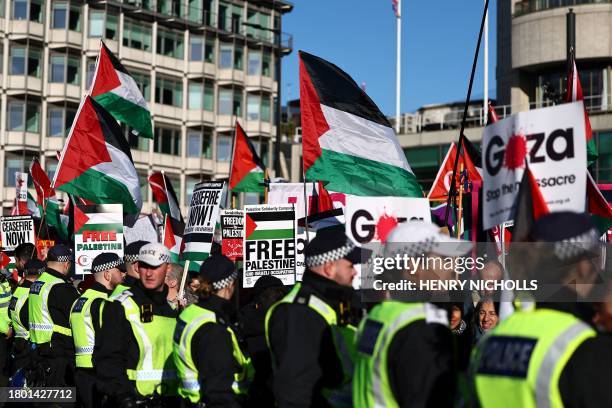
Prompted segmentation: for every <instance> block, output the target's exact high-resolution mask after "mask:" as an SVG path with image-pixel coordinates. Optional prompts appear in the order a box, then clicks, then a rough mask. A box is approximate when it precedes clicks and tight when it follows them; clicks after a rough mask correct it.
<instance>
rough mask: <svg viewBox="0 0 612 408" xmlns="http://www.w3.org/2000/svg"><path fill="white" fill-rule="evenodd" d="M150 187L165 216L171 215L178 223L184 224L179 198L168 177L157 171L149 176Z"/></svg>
mask: <svg viewBox="0 0 612 408" xmlns="http://www.w3.org/2000/svg"><path fill="white" fill-rule="evenodd" d="M149 185H150V186H151V191H153V198H154V199H155V202H156V203H157V205H158V206H159V209H160V210H161V212H162V213H163V214H164V215H169V216H170V217H172V218H173V219H175V220H176V221H180V222H183V215H182V214H181V208H180V207H179V202H178V198H176V193H175V192H174V188H173V187H172V183H171V182H170V179H169V178H168V176H166V175H165V174H164V173H163V172H161V171H156V172H154V173H153V174H151V175H150V176H149Z"/></svg>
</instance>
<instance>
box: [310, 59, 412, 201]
mask: <svg viewBox="0 0 612 408" xmlns="http://www.w3.org/2000/svg"><path fill="white" fill-rule="evenodd" d="M300 109H301V115H302V144H303V152H304V172H305V174H306V178H307V179H309V180H321V181H322V182H323V183H324V184H325V187H326V188H327V189H328V190H331V191H337V192H341V193H346V194H354V195H360V196H402V197H423V190H422V189H421V186H420V185H419V183H418V182H417V179H416V177H415V175H414V173H413V172H412V169H411V168H410V166H409V165H408V161H407V160H406V155H405V154H404V151H403V150H402V148H401V147H400V145H399V143H398V141H397V138H396V136H395V132H394V131H393V128H392V127H391V124H390V123H389V121H388V120H387V117H386V116H385V115H384V114H383V113H382V112H381V111H380V110H379V109H378V107H377V106H376V104H374V102H373V101H372V100H371V99H370V97H369V96H368V95H367V94H366V93H365V92H364V91H363V90H362V89H361V88H360V87H359V85H357V84H356V83H355V81H353V79H352V78H351V77H350V76H349V75H348V74H346V73H345V72H344V71H342V70H341V69H340V68H338V67H337V66H335V65H334V64H331V63H330V62H327V61H325V60H323V59H321V58H318V57H315V56H314V55H310V54H308V53H305V52H303V51H300Z"/></svg>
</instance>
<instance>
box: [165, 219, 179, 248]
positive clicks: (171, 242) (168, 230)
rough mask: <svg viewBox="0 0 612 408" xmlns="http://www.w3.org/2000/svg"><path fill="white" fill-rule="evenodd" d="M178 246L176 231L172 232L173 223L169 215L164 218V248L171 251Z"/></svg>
mask: <svg viewBox="0 0 612 408" xmlns="http://www.w3.org/2000/svg"><path fill="white" fill-rule="evenodd" d="M175 245H176V239H174V231H173V230H172V223H171V222H170V218H169V217H168V214H166V216H165V217H164V246H165V247H166V248H168V249H169V250H171V249H172V248H174V246H175Z"/></svg>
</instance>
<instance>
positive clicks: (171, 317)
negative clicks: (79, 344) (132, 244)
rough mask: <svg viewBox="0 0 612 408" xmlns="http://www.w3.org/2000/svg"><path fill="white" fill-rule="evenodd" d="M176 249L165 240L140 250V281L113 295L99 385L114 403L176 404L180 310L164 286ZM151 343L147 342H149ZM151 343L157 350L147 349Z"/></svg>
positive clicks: (97, 356)
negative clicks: (174, 348) (174, 353)
mask: <svg viewBox="0 0 612 408" xmlns="http://www.w3.org/2000/svg"><path fill="white" fill-rule="evenodd" d="M169 269H170V252H169V251H168V249H167V248H166V247H165V246H163V245H162V244H159V243H150V244H146V245H144V246H142V248H140V253H139V255H138V273H139V275H140V280H139V281H138V282H136V283H135V284H134V285H133V286H132V287H130V288H129V290H124V291H123V292H121V293H119V294H118V295H112V296H111V299H110V300H112V301H109V302H107V303H106V304H105V306H104V310H103V312H102V322H103V323H102V330H101V331H100V335H99V336H96V345H95V348H94V354H93V363H94V367H95V369H96V377H97V380H98V389H99V390H100V391H101V392H102V393H104V394H106V395H107V396H109V398H110V400H111V401H112V404H113V405H116V406H120V407H130V406H134V405H135V404H142V403H143V401H144V398H153V399H155V400H156V402H155V403H157V404H164V403H165V404H176V403H177V402H176V401H175V398H173V396H176V395H177V385H178V384H177V380H176V370H175V367H174V364H173V363H172V358H171V357H170V356H171V354H172V335H173V333H174V328H175V326H176V316H177V312H176V311H175V310H173V309H172V308H171V307H170V305H169V304H168V301H167V297H168V287H167V286H166V285H165V284H164V281H165V279H166V274H167V273H168V270H169ZM145 342H146V343H145ZM142 344H150V345H151V348H144V349H143V348H142V347H141V345H142Z"/></svg>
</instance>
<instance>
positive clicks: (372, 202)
mask: <svg viewBox="0 0 612 408" xmlns="http://www.w3.org/2000/svg"><path fill="white" fill-rule="evenodd" d="M344 213H345V217H346V221H347V222H346V235H347V236H348V237H349V238H351V239H352V240H353V241H355V242H356V243H358V244H360V245H363V244H367V243H369V242H383V243H384V242H385V240H386V238H387V234H389V232H391V230H392V229H393V228H394V227H395V226H396V225H397V224H398V223H400V222H404V221H406V220H412V219H417V220H424V221H431V211H430V209H429V201H428V200H427V199H426V198H409V197H358V196H353V195H347V196H346V207H345V209H344Z"/></svg>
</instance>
